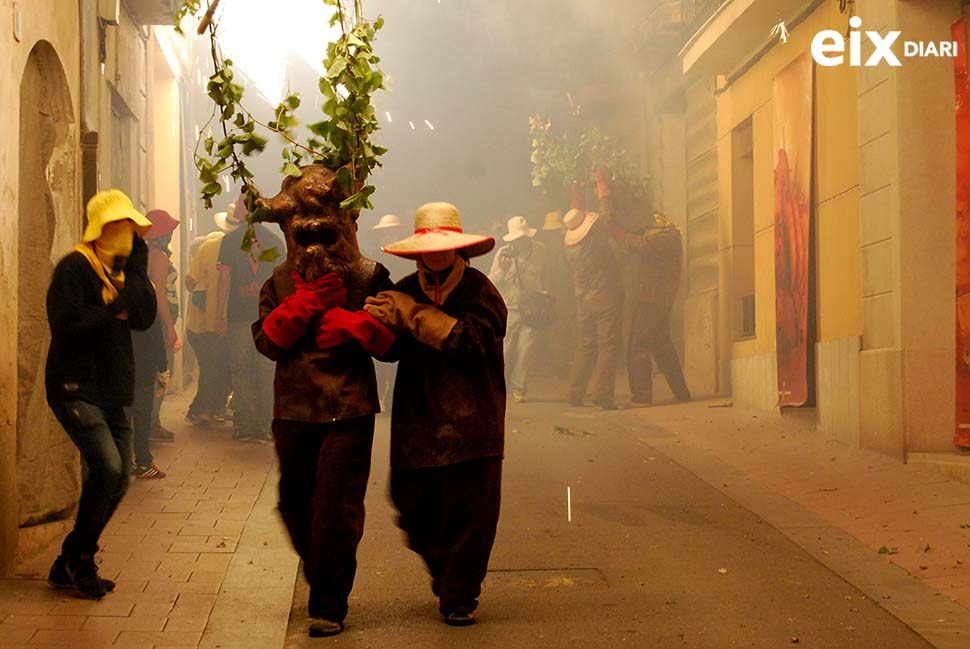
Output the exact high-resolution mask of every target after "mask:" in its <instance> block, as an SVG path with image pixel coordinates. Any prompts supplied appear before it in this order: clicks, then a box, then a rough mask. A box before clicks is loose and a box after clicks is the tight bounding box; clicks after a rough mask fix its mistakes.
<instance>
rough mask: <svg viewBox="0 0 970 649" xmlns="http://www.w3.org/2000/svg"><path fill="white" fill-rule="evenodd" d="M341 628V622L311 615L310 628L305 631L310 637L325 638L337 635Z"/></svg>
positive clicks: (342, 625)
mask: <svg viewBox="0 0 970 649" xmlns="http://www.w3.org/2000/svg"><path fill="white" fill-rule="evenodd" d="M343 630H344V624H343V622H334V621H333V620H327V619H324V618H322V617H311V618H310V628H309V629H308V632H307V633H308V635H309V636H310V637H311V638H326V637H328V636H332V635H337V634H338V633H340V632H341V631H343Z"/></svg>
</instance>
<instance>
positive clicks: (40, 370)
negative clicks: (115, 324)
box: [0, 0, 192, 569]
mask: <svg viewBox="0 0 970 649" xmlns="http://www.w3.org/2000/svg"><path fill="white" fill-rule="evenodd" d="M174 5H175V3H174V2H173V1H171V0H30V1H29V2H24V1H22V0H18V1H14V0H0V16H3V17H4V19H3V24H4V25H6V27H5V28H4V29H3V30H0V59H2V61H3V64H2V65H3V66H4V72H3V74H2V75H0V91H2V92H0V110H2V114H4V115H6V116H7V117H6V118H5V119H6V123H7V126H6V131H5V132H6V133H8V135H11V136H12V135H14V134H17V135H16V136H15V137H6V138H3V141H2V142H0V192H2V195H3V196H4V201H5V204H6V205H7V209H5V210H2V211H0V233H2V234H0V291H3V292H4V294H5V295H6V296H7V299H6V300H4V302H3V305H2V306H0V330H2V331H3V332H5V335H4V336H0V569H5V568H6V566H8V565H10V564H11V563H12V562H13V561H14V560H15V558H16V557H18V556H24V555H28V554H30V553H31V552H32V551H34V550H35V549H37V548H40V547H42V546H44V545H45V544H47V543H48V542H49V541H50V540H51V539H53V538H55V537H57V536H59V535H61V534H62V533H63V532H64V530H65V528H66V527H67V526H69V524H70V517H71V515H72V514H73V511H74V508H75V506H76V501H77V497H78V494H79V489H80V478H81V474H80V464H79V460H78V457H77V453H76V451H75V449H74V447H73V445H72V444H71V442H70V441H69V440H68V439H67V437H66V436H65V435H64V433H63V431H62V430H61V428H60V426H59V425H58V424H57V422H56V420H55V419H54V418H53V416H52V415H51V413H50V410H49V408H48V407H47V405H46V399H45V393H44V364H45V361H46V353H47V347H48V343H49V331H48V328H47V321H46V307H45V303H44V299H45V294H46V288H47V282H48V281H49V278H50V274H51V271H52V270H53V268H54V265H55V264H56V263H57V261H58V260H59V259H60V258H61V257H62V256H63V255H65V254H66V253H67V252H69V251H70V250H71V248H72V247H73V246H74V245H75V244H76V243H77V242H78V241H79V239H80V233H81V231H82V228H83V211H84V204H85V202H86V200H87V199H88V198H90V197H91V196H92V195H93V194H94V193H96V192H97V191H99V190H101V189H106V188H110V187H116V188H119V189H122V190H124V191H125V192H126V193H128V194H129V195H130V196H131V198H132V200H133V202H134V203H135V205H136V207H138V208H139V209H140V210H143V211H145V210H148V209H151V208H154V207H160V208H163V209H166V210H168V211H169V212H170V213H172V214H174V215H179V216H181V217H182V218H183V219H184V218H186V216H191V213H192V212H191V203H190V202H188V201H187V200H186V198H187V197H186V192H185V191H183V185H184V183H183V182H182V179H183V177H184V173H185V171H184V169H185V161H184V157H185V152H183V151H182V145H181V142H182V138H181V137H176V136H177V135H178V134H179V132H180V129H181V128H182V123H181V113H182V99H181V97H182V95H183V93H182V89H181V83H182V82H181V77H182V76H183V71H184V69H185V67H184V63H183V61H182V60H181V59H180V54H179V51H180V47H181V45H180V42H179V40H178V39H176V38H174V37H173V35H172V33H171V27H169V28H168V29H158V28H155V27H153V26H154V25H165V24H169V25H170V24H171V22H172V17H173V16H174V13H175V6H174ZM149 97H152V100H151V101H149V100H148V98H149ZM177 245H178V243H176V246H177ZM177 254H178V249H176V255H177ZM176 258H177V257H176Z"/></svg>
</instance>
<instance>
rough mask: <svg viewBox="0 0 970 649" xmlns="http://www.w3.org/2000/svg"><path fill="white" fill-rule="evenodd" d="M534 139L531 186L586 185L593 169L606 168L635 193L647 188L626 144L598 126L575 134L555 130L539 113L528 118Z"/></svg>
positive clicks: (564, 186) (550, 188)
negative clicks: (625, 146) (628, 152)
mask: <svg viewBox="0 0 970 649" xmlns="http://www.w3.org/2000/svg"><path fill="white" fill-rule="evenodd" d="M529 135H530V136H531V137H532V156H531V161H532V186H533V187H538V188H542V189H545V190H548V191H557V190H560V189H568V188H569V187H570V186H571V185H572V184H573V183H574V182H578V183H580V184H585V183H586V181H587V180H588V179H589V178H590V174H591V172H592V171H593V169H596V168H597V167H606V168H607V169H609V170H610V171H611V172H612V174H613V178H614V180H616V181H617V182H620V183H623V184H625V185H627V186H629V187H631V188H632V189H634V190H635V191H638V190H642V189H644V188H645V187H646V184H647V178H645V177H644V176H643V174H642V173H641V172H640V170H639V168H638V166H637V165H636V163H634V162H633V161H632V160H631V159H630V156H629V155H628V154H627V151H626V149H625V148H624V146H623V143H622V142H620V140H618V139H617V138H614V137H610V136H608V135H606V134H604V133H603V132H602V131H600V130H599V129H598V128H596V127H590V128H587V129H586V130H584V131H582V132H580V133H578V134H574V133H563V132H555V131H553V127H552V122H551V121H550V120H548V119H546V118H545V117H543V116H542V115H540V114H536V115H533V116H531V117H530V118H529Z"/></svg>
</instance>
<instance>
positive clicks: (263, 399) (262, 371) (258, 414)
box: [226, 322, 276, 437]
mask: <svg viewBox="0 0 970 649" xmlns="http://www.w3.org/2000/svg"><path fill="white" fill-rule="evenodd" d="M226 335H227V341H226V342H227V344H228V346H229V368H230V370H231V371H232V409H233V418H232V420H233V423H235V425H236V435H237V436H239V437H265V436H266V434H267V432H268V429H269V427H270V422H271V421H272V419H273V371H274V369H275V367H276V364H275V363H273V361H271V360H269V359H268V358H266V357H265V356H263V355H262V354H260V353H259V352H258V351H256V345H255V344H254V343H253V331H252V327H250V325H249V323H248V322H230V323H229V331H228V333H227V334H226Z"/></svg>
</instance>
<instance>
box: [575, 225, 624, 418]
mask: <svg viewBox="0 0 970 649" xmlns="http://www.w3.org/2000/svg"><path fill="white" fill-rule="evenodd" d="M563 222H564V224H565V226H566V233H565V235H564V236H563V243H564V245H565V254H566V261H567V262H568V264H569V266H570V267H571V268H572V272H573V287H574V291H575V295H576V349H575V352H574V354H573V364H572V369H571V370H570V376H569V391H568V394H567V397H566V399H567V401H569V403H570V404H571V405H574V406H580V405H582V404H583V400H584V399H585V397H586V388H587V385H588V384H589V382H590V378H592V381H593V385H592V388H591V397H592V401H593V403H594V404H596V405H597V406H599V407H601V408H603V409H605V410H613V409H615V408H616V403H615V401H614V391H615V384H616V362H617V358H618V357H619V353H620V336H621V308H622V304H623V285H622V284H621V278H620V269H619V266H618V265H617V262H616V258H615V256H614V254H613V250H612V248H611V247H610V243H609V236H608V234H607V232H606V229H605V228H604V227H603V224H602V223H601V222H600V220H599V215H598V214H596V213H594V212H584V211H582V210H578V209H571V210H569V212H567V213H566V216H565V217H564V219H563Z"/></svg>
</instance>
